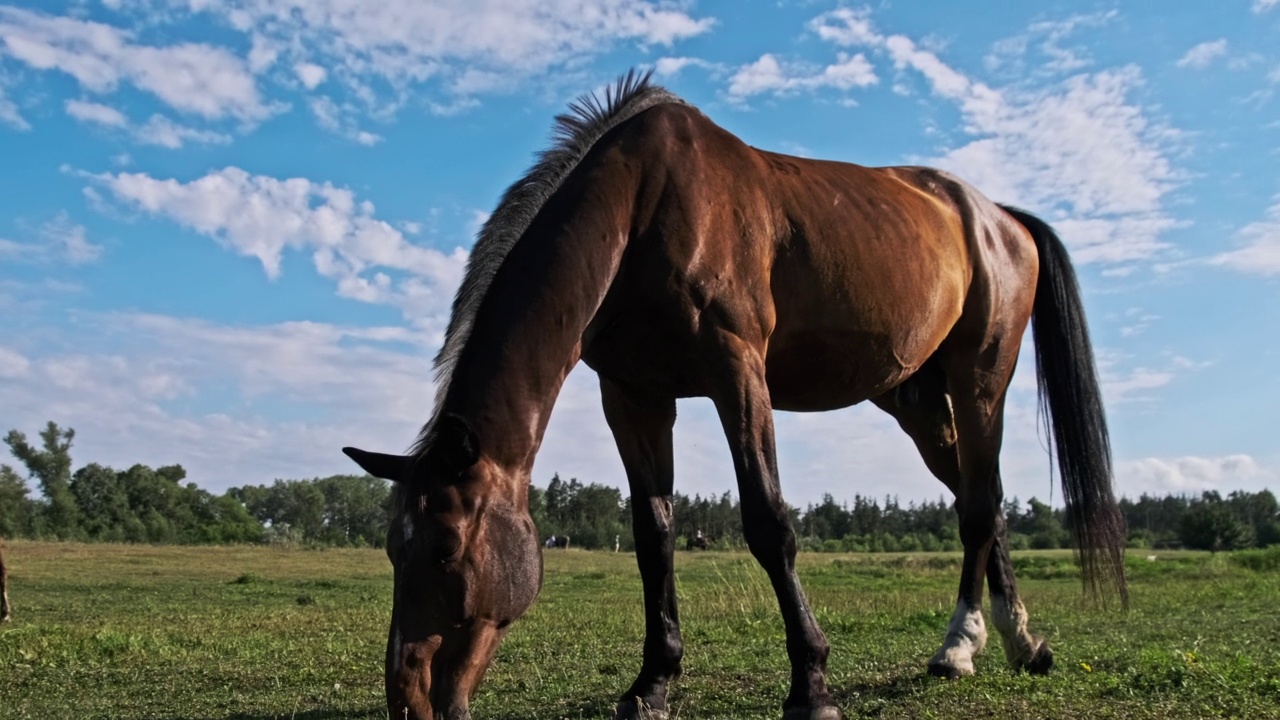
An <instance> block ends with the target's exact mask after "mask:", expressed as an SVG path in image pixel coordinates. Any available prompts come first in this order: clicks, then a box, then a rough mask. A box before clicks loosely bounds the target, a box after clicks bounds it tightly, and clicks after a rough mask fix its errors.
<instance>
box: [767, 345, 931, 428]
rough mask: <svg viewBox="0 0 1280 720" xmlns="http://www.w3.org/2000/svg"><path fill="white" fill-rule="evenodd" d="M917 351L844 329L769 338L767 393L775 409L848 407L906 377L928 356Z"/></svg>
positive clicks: (813, 410) (805, 409) (833, 408)
mask: <svg viewBox="0 0 1280 720" xmlns="http://www.w3.org/2000/svg"><path fill="white" fill-rule="evenodd" d="M917 355H918V354H917ZM923 355H924V356H923V357H918V356H914V357H903V356H902V355H901V354H900V351H899V349H898V347H897V343H896V342H895V339H894V338H892V337H889V336H887V335H885V334H877V333H867V332H859V331H848V330H846V331H834V330H833V331H828V332H823V333H805V334H802V335H799V336H795V337H790V338H787V339H785V340H782V341H780V342H776V343H775V342H771V343H770V345H769V352H768V355H767V357H766V361H765V362H766V370H765V372H766V379H767V381H768V383H769V396H770V398H771V399H772V402H773V406H774V407H775V408H777V409H778V410H793V411H804V412H817V411H823V410H836V409H839V408H844V407H849V406H850V405H856V404H858V403H860V402H862V401H863V400H867V399H870V398H873V397H875V396H877V395H879V394H881V393H883V392H885V391H887V390H889V389H891V388H893V387H894V386H895V385H897V384H898V383H900V382H902V381H903V380H905V379H906V378H908V377H910V375H911V374H912V373H913V372H915V370H916V368H917V367H919V366H920V365H921V364H923V362H924V360H926V359H928V354H927V353H924V354H923Z"/></svg>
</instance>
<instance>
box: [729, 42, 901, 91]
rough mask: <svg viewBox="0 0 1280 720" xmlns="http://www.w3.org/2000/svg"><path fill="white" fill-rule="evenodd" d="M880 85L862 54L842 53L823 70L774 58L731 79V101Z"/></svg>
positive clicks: (766, 58)
mask: <svg viewBox="0 0 1280 720" xmlns="http://www.w3.org/2000/svg"><path fill="white" fill-rule="evenodd" d="M876 82H878V79H877V78H876V74H875V71H874V70H873V69H872V67H871V63H870V62H869V61H868V60H867V58H866V56H864V55H863V54H862V53H858V54H857V55H849V54H847V53H840V54H839V56H838V58H837V61H836V62H835V63H833V64H831V65H828V66H826V67H825V68H822V69H821V70H817V71H816V72H815V71H811V70H809V69H808V68H804V67H801V66H796V65H791V64H783V63H782V62H780V61H779V60H778V59H777V58H776V57H774V56H773V55H770V54H767V53H766V54H764V55H761V56H760V59H759V60H756V61H755V62H753V63H750V64H748V65H743V66H742V67H740V68H738V70H737V72H735V73H734V74H733V77H731V78H730V79H729V91H728V92H729V98H730V99H731V100H735V101H742V100H745V99H747V98H749V97H752V96H753V95H760V94H763V93H772V94H775V95H784V96H785V95H789V94H794V93H797V92H812V91H814V90H818V89H820V88H834V89H837V90H851V89H853V88H856V87H866V86H868V85H874V84H875V83H876Z"/></svg>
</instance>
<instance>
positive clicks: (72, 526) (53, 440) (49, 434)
mask: <svg viewBox="0 0 1280 720" xmlns="http://www.w3.org/2000/svg"><path fill="white" fill-rule="evenodd" d="M75 436H76V431H75V430H73V429H71V428H67V429H65V430H63V429H61V428H59V427H58V425H57V423H55V422H53V421H49V424H48V425H46V426H45V429H44V430H41V431H40V441H41V447H40V449H37V448H35V447H34V446H32V445H31V444H30V443H28V442H27V436H26V435H24V434H23V433H21V432H19V431H18V430H10V431H9V434H8V435H6V436H5V438H4V442H5V444H6V445H8V446H9V451H10V452H12V453H13V456H14V457H16V458H18V460H19V461H21V462H22V464H23V465H25V466H26V468H27V472H29V473H30V474H31V477H33V478H35V479H36V481H37V483H39V485H40V491H41V492H42V493H44V497H45V500H46V502H47V503H48V504H47V505H46V507H45V512H44V518H43V525H44V528H45V529H47V532H48V533H49V534H51V535H53V536H54V537H57V538H58V539H61V540H66V539H71V538H75V537H78V536H80V528H79V525H80V511H79V508H78V507H77V506H76V499H75V496H74V495H72V493H71V442H72V440H74V439H75Z"/></svg>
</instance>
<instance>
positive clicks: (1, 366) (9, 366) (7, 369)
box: [0, 347, 31, 379]
mask: <svg viewBox="0 0 1280 720" xmlns="http://www.w3.org/2000/svg"><path fill="white" fill-rule="evenodd" d="M30 368H31V361H30V360H28V359H26V358H25V357H23V356H22V354H21V353H18V352H15V351H13V350H10V349H8V348H6V347H0V379H15V378H20V377H22V376H24V375H26V374H27V370H29V369H30Z"/></svg>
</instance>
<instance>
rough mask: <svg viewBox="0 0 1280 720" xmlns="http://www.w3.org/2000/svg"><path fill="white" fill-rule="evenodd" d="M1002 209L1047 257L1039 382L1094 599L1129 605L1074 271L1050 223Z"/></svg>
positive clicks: (1037, 329) (1040, 304)
mask: <svg viewBox="0 0 1280 720" xmlns="http://www.w3.org/2000/svg"><path fill="white" fill-rule="evenodd" d="M1001 208H1002V209H1003V210H1004V211H1005V212H1007V213H1009V214H1010V215H1011V216H1013V218H1014V219H1015V220H1017V221H1018V222H1019V223H1020V224H1021V225H1022V226H1023V227H1024V228H1026V229H1027V232H1029V233H1030V234H1031V237H1032V238H1034V239H1035V244H1036V250H1037V252H1038V254H1039V256H1040V275H1039V278H1038V282H1037V284H1036V295H1035V301H1034V305H1033V307H1032V311H1031V328H1032V332H1033V333H1034V337H1035V353H1036V386H1037V389H1038V395H1039V401H1040V402H1039V404H1040V413H1041V417H1042V419H1043V420H1042V421H1043V423H1044V428H1045V430H1046V433H1047V434H1049V435H1052V437H1053V449H1054V451H1055V453H1054V454H1056V455H1057V460H1058V463H1057V464H1058V473H1059V475H1060V476H1061V482H1062V495H1063V498H1064V500H1065V502H1066V519H1067V524H1068V526H1069V527H1070V529H1071V533H1072V535H1073V536H1074V539H1075V545H1076V552H1077V557H1078V558H1079V561H1080V568H1081V571H1082V574H1083V579H1084V585H1085V588H1086V590H1087V591H1089V592H1090V593H1091V594H1092V595H1093V596H1095V597H1105V596H1106V594H1108V592H1109V590H1110V588H1111V587H1112V585H1114V587H1115V589H1116V590H1117V591H1118V592H1119V595H1120V601H1121V604H1122V605H1123V606H1125V607H1127V606H1128V602H1129V590H1128V586H1127V584H1126V582H1125V573H1124V545H1125V528H1124V520H1123V518H1122V517H1121V515H1120V509H1119V507H1117V505H1116V499H1115V493H1114V490H1113V489H1112V467H1111V439H1110V435H1109V434H1108V432H1107V417H1106V413H1105V411H1104V410H1103V407H1102V391H1101V388H1100V387H1099V383H1098V370H1097V367H1096V365H1095V363H1094V357H1093V345H1092V343H1091V342H1090V341H1089V326H1088V324H1087V323H1086V322H1085V315H1084V303H1083V302H1082V301H1081V298H1080V286H1079V284H1078V283H1077V281H1076V273H1075V269H1074V268H1073V267H1072V265H1071V258H1070V257H1069V256H1068V254H1067V248H1066V247H1065V246H1064V245H1063V244H1062V240H1061V239H1059V238H1058V235H1057V233H1055V232H1054V230H1053V228H1051V227H1049V225H1048V224H1047V223H1045V222H1044V221H1043V220H1041V219H1040V218H1038V217H1036V216H1034V215H1032V214H1030V213H1028V212H1025V211H1022V210H1019V209H1017V208H1012V207H1005V206H1003V205H1002V206H1001Z"/></svg>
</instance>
